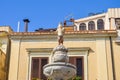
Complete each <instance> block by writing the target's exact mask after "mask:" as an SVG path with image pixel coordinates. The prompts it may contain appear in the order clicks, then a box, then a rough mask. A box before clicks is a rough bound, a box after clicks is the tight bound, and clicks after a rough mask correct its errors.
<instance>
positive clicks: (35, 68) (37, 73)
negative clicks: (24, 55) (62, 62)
mask: <svg viewBox="0 0 120 80" xmlns="http://www.w3.org/2000/svg"><path fill="white" fill-rule="evenodd" d="M47 63H48V58H45V57H44V58H43V57H33V58H32V68H31V80H32V79H43V80H46V77H45V75H44V74H43V66H44V65H45V64H47Z"/></svg>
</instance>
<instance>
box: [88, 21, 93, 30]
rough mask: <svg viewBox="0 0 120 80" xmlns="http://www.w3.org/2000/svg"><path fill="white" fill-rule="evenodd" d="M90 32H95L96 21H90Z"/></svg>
mask: <svg viewBox="0 0 120 80" xmlns="http://www.w3.org/2000/svg"><path fill="white" fill-rule="evenodd" d="M88 30H95V23H94V21H90V22H89V23H88Z"/></svg>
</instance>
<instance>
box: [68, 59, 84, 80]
mask: <svg viewBox="0 0 120 80" xmlns="http://www.w3.org/2000/svg"><path fill="white" fill-rule="evenodd" d="M69 62H70V63H71V64H73V65H75V66H76V68H77V74H76V76H79V77H82V80H83V78H84V77H83V76H84V66H83V57H69Z"/></svg>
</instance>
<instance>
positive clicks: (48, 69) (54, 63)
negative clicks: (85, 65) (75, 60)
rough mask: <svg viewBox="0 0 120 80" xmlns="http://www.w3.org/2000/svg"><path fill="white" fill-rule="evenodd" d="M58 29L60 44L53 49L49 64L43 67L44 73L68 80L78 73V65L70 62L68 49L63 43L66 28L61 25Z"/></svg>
mask: <svg viewBox="0 0 120 80" xmlns="http://www.w3.org/2000/svg"><path fill="white" fill-rule="evenodd" d="M57 31H58V42H59V44H58V46H56V47H55V48H54V49H53V51H52V54H51V55H50V57H49V59H50V61H49V64H46V65H45V66H44V67H43V73H44V75H45V76H47V77H48V78H50V79H52V80H67V79H70V78H72V77H74V76H75V75H76V67H75V66H74V65H72V64H70V63H69V57H68V55H67V52H68V49H67V48H65V47H64V45H63V33H64V28H63V27H62V26H61V25H59V26H58V29H57Z"/></svg>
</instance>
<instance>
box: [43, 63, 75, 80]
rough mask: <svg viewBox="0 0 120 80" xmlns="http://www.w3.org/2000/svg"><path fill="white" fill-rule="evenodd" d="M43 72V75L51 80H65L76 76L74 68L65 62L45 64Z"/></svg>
mask: <svg viewBox="0 0 120 80" xmlns="http://www.w3.org/2000/svg"><path fill="white" fill-rule="evenodd" d="M43 70H44V71H43V73H44V74H45V75H46V76H47V77H49V78H51V79H53V80H67V79H70V78H72V77H74V76H75V75H76V67H75V66H74V65H72V64H70V63H65V62H56V63H51V64H47V65H45V66H44V67H43Z"/></svg>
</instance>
